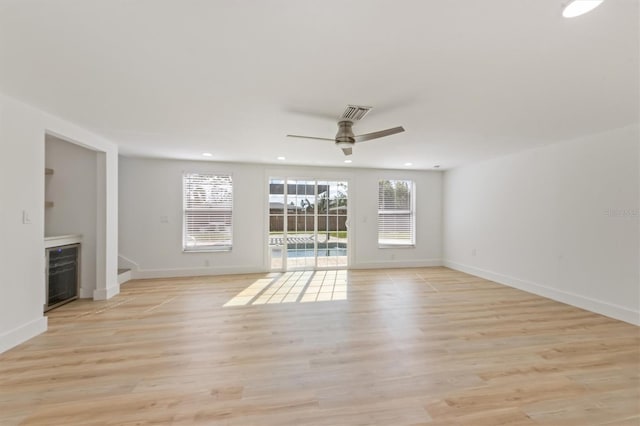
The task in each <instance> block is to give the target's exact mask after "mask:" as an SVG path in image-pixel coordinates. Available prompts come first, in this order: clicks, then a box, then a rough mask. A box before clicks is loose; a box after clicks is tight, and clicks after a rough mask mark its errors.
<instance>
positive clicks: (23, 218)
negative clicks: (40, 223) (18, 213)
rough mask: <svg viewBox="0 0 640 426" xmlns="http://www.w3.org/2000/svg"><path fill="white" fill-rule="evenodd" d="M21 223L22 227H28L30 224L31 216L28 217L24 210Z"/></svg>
mask: <svg viewBox="0 0 640 426" xmlns="http://www.w3.org/2000/svg"><path fill="white" fill-rule="evenodd" d="M22 223H23V224H24V225H29V224H30V223H31V216H29V212H28V211H26V210H22Z"/></svg>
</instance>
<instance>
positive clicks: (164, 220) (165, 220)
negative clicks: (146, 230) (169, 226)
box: [160, 216, 169, 223]
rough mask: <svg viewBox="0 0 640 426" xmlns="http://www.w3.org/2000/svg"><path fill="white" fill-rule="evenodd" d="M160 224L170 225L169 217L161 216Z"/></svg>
mask: <svg viewBox="0 0 640 426" xmlns="http://www.w3.org/2000/svg"><path fill="white" fill-rule="evenodd" d="M160 223H169V216H160Z"/></svg>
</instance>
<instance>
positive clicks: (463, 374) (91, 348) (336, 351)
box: [0, 268, 640, 426]
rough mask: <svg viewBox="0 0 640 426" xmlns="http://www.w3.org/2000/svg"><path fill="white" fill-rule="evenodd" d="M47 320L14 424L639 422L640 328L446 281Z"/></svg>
mask: <svg viewBox="0 0 640 426" xmlns="http://www.w3.org/2000/svg"><path fill="white" fill-rule="evenodd" d="M225 305H226V306H225ZM48 316H49V331H47V332H46V333H45V334H43V335H41V336H38V337H36V338H34V339H32V340H30V341H29V342H27V343H25V344H23V345H21V346H19V347H17V348H14V349H12V350H10V351H8V352H6V353H4V354H2V355H0V424H1V425H3V426H5V425H14V424H24V425H152V424H153V425H156V424H176V425H178V424H180V425H181V424H203V425H260V426H267V425H329V426H334V425H385V426H392V425H431V426H435V425H447V426H455V425H472V426H476V425H480V426H481V425H490V426H496V425H539V424H542V425H577V426H587V425H611V426H612V425H629V426H631V425H634V426H637V425H639V424H640V405H639V404H640V335H639V330H640V329H639V328H638V327H635V326H632V325H629V324H625V323H622V322H619V321H615V320H612V319H609V318H606V317H603V316H600V315H596V314H593V313H590V312H586V311H583V310H580V309H577V308H573V307H570V306H567V305H563V304H560V303H557V302H553V301H551V300H547V299H544V298H541V297H537V296H534V295H531V294H528V293H524V292H522V291H518V290H515V289H512V288H508V287H504V286H501V285H498V284H495V283H492V282H490V281H486V280H483V279H480V278H477V277H473V276H470V275H466V274H463V273H460V272H456V271H452V270H449V269H446V268H419V269H395V270H367V271H350V272H348V273H347V272H344V271H343V272H336V271H332V272H331V271H330V272H318V273H315V274H314V273H306V274H305V273H288V274H284V275H283V274H254V275H236V276H224V277H198V278H180V279H164V280H140V281H130V282H128V283H127V284H125V285H124V286H123V288H122V293H121V294H120V295H118V296H117V297H115V298H113V299H111V300H109V301H105V302H91V301H77V302H73V303H70V304H68V305H65V306H63V307H60V308H58V309H56V310H54V311H51V312H50V313H49V315H48Z"/></svg>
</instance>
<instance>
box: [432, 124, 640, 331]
mask: <svg viewBox="0 0 640 426" xmlns="http://www.w3.org/2000/svg"><path fill="white" fill-rule="evenodd" d="M638 133H639V132H638V126H637V125H636V126H631V127H626V128H623V129H618V130H614V131H610V132H606V133H602V134H598V135H593V136H589V137H584V138H580V139H576V140H572V141H567V142H563V143H559V144H554V145H550V146H547V147H543V148H540V149H535V150H530V151H526V152H522V153H518V154H514V155H510V156H506V157H502V158H498V159H494V160H491V161H487V162H483V163H480V164H476V165H472V166H468V167H462V168H459V169H455V170H452V171H448V172H446V174H445V179H444V194H445V198H444V235H445V238H444V258H445V265H447V266H450V267H452V268H455V269H459V270H462V271H466V272H469V273H472V274H475V275H478V276H481V277H485V278H489V279H493V280H495V281H497V282H500V283H503V284H507V285H511V286H514V287H518V288H521V289H524V290H527V291H530V292H533V293H537V294H540V295H543V296H546V297H550V298H552V299H556V300H559V301H562V302H565V303H569V304H572V305H575V306H579V307H583V308H585V309H589V310H592V311H595V312H599V313H602V314H604V315H608V316H611V317H614V318H618V319H621V320H624V321H628V322H631V323H635V324H640V271H639V267H638V264H639V260H640V249H639V242H640V226H639V218H638V214H639V213H638V209H639V204H640V201H639V200H640V195H639V194H640V188H639V186H640V174H639V163H640V161H639V159H640V157H639V149H640V142H639V134H638Z"/></svg>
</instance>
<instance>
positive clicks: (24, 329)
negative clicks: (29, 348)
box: [0, 316, 47, 353]
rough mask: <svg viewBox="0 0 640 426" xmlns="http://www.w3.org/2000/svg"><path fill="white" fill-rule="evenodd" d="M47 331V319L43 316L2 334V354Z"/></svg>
mask: <svg viewBox="0 0 640 426" xmlns="http://www.w3.org/2000/svg"><path fill="white" fill-rule="evenodd" d="M45 331H47V317H45V316H42V317H40V318H36V319H34V320H33V321H29V322H28V323H26V324H22V325H21V326H19V327H16V328H14V329H13V330H9V331H7V332H6V333H2V334H0V353H2V352H5V351H8V350H9V349H11V348H13V347H15V346H18V345H19V344H20V343H23V342H26V341H27V340H29V339H31V338H33V337H36V336H37V335H38V334H40V333H44V332H45Z"/></svg>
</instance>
